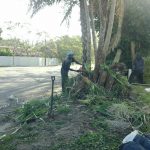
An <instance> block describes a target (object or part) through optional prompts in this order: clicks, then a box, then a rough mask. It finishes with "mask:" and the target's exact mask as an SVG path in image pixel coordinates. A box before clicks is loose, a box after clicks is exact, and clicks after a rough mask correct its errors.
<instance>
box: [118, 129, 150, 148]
mask: <svg viewBox="0 0 150 150" xmlns="http://www.w3.org/2000/svg"><path fill="white" fill-rule="evenodd" d="M122 143H123V144H122V145H121V146H120V147H119V150H150V139H149V138H147V137H145V136H144V135H140V134H139V133H138V131H137V130H135V131H133V132H131V133H130V134H128V135H127V136H126V137H125V138H124V139H123V142H122Z"/></svg>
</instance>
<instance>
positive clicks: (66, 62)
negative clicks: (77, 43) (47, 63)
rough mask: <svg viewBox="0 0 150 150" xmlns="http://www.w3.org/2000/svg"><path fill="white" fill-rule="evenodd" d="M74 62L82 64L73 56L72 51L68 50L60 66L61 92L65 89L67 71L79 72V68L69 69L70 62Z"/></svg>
mask: <svg viewBox="0 0 150 150" xmlns="http://www.w3.org/2000/svg"><path fill="white" fill-rule="evenodd" d="M73 62H75V63H76V64H79V65H82V64H81V63H79V62H78V61H77V60H76V59H75V58H74V53H73V52H70V53H68V54H67V57H66V58H65V60H64V61H63V63H62V67H61V79H62V92H65V90H66V85H67V83H68V72H69V70H70V71H76V72H81V70H74V69H71V68H70V66H71V63H73Z"/></svg>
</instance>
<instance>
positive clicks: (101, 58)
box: [94, 0, 116, 78]
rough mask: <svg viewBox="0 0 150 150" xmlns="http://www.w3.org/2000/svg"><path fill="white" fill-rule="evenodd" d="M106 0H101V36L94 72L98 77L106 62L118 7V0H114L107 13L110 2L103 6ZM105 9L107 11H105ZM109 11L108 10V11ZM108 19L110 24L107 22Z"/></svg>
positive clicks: (99, 3) (99, 2)
mask: <svg viewBox="0 0 150 150" xmlns="http://www.w3.org/2000/svg"><path fill="white" fill-rule="evenodd" d="M105 2H106V0H99V1H98V5H99V18H100V37H99V43H98V50H97V54H96V61H95V62H96V63H95V70H94V74H95V77H94V78H96V74H98V73H99V71H100V65H101V64H103V63H104V62H105V59H106V54H107V51H108V49H109V44H110V39H111V34H112V28H113V23H114V16H115V8H116V0H112V3H111V6H110V11H109V12H110V14H109V15H108V14H106V12H105V11H106V9H107V8H108V6H107V5H108V3H106V4H107V5H106V6H105V8H103V3H105ZM104 10H105V11H104ZM107 12H108V11H107ZM107 16H109V19H107ZM107 20H108V24H107Z"/></svg>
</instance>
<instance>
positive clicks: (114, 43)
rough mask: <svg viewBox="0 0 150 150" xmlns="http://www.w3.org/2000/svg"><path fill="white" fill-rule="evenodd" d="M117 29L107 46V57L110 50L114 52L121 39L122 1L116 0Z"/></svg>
mask: <svg viewBox="0 0 150 150" xmlns="http://www.w3.org/2000/svg"><path fill="white" fill-rule="evenodd" d="M118 3H119V4H118V12H117V16H118V28H117V32H116V34H115V35H114V36H113V37H112V39H111V42H110V46H109V51H108V52H107V55H108V54H109V53H110V52H111V50H114V48H116V47H117V45H118V44H119V42H120V39H121V30H122V24H123V18H124V9H125V8H124V7H125V4H124V0H118Z"/></svg>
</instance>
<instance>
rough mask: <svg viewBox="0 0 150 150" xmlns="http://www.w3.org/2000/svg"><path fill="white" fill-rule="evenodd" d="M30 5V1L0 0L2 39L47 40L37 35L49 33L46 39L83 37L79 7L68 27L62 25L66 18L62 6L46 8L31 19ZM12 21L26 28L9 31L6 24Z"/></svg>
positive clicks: (74, 11) (76, 8)
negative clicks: (63, 36)
mask: <svg viewBox="0 0 150 150" xmlns="http://www.w3.org/2000/svg"><path fill="white" fill-rule="evenodd" d="M28 4H29V0H0V28H2V30H3V33H2V38H13V37H16V38H21V39H23V40H30V41H36V40H40V39H41V38H45V37H39V36H37V35H36V33H38V32H47V33H48V36H46V38H48V37H50V38H53V37H59V36H62V35H69V36H73V35H81V28H80V21H79V18H80V17H79V8H78V7H75V8H74V10H73V13H72V17H71V18H72V19H71V20H70V25H69V27H68V26H67V25H66V23H63V24H62V25H60V24H61V21H62V18H63V16H64V10H63V7H62V6H56V5H55V6H51V7H45V8H44V9H42V10H40V11H39V12H38V13H37V14H36V15H35V16H34V17H33V18H31V11H30V12H28V8H29V7H28ZM10 21H11V22H13V23H16V22H19V23H21V24H24V27H23V28H15V29H14V30H13V31H8V30H6V27H8V26H9V25H8V23H6V22H10ZM29 31H30V33H29Z"/></svg>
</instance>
